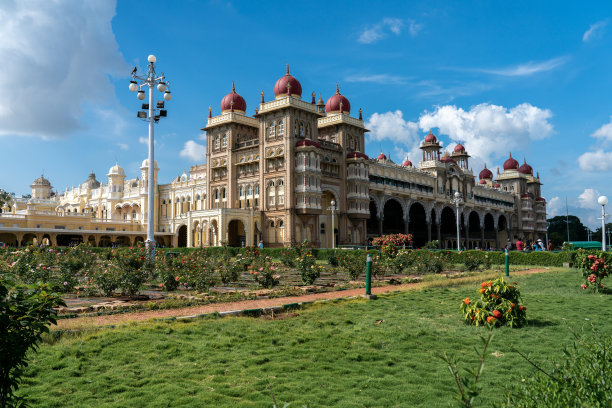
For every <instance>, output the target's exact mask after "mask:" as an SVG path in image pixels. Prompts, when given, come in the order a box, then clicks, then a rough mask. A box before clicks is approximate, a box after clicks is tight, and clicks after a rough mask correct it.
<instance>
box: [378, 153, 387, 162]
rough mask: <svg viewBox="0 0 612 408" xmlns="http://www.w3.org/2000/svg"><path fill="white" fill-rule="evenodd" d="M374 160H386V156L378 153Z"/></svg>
mask: <svg viewBox="0 0 612 408" xmlns="http://www.w3.org/2000/svg"><path fill="white" fill-rule="evenodd" d="M376 160H387V156H385V155H384V153H383V152H380V154H379V155H378V157H377V158H376Z"/></svg>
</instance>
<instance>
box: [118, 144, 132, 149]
mask: <svg viewBox="0 0 612 408" xmlns="http://www.w3.org/2000/svg"><path fill="white" fill-rule="evenodd" d="M117 146H119V148H120V149H121V150H130V146H128V145H127V144H126V143H117Z"/></svg>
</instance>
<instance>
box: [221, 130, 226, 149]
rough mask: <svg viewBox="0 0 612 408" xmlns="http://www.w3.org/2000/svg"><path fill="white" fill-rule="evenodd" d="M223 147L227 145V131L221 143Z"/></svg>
mask: <svg viewBox="0 0 612 408" xmlns="http://www.w3.org/2000/svg"><path fill="white" fill-rule="evenodd" d="M221 145H222V146H223V147H227V133H224V134H223V141H222V143H221Z"/></svg>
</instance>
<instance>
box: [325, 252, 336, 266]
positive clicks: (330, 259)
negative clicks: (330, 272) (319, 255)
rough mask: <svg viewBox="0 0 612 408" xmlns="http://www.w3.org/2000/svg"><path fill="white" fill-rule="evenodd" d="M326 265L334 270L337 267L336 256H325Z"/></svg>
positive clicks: (332, 254) (333, 254)
mask: <svg viewBox="0 0 612 408" xmlns="http://www.w3.org/2000/svg"><path fill="white" fill-rule="evenodd" d="M327 264H328V265H329V266H332V267H334V268H335V267H337V266H338V255H336V254H335V253H333V252H332V253H329V254H327Z"/></svg>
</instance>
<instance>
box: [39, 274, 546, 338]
mask: <svg viewBox="0 0 612 408" xmlns="http://www.w3.org/2000/svg"><path fill="white" fill-rule="evenodd" d="M548 271H549V269H541V268H540V269H528V270H525V271H516V272H512V275H514V276H516V275H527V274H533V273H542V272H548ZM476 278H477V279H478V280H480V279H482V278H479V277H478V276H476ZM483 278H484V277H483ZM468 279H472V280H473V279H474V276H470V277H465V278H456V279H454V281H461V280H468ZM422 285H423V284H422V283H407V284H403V285H389V286H380V287H376V288H372V293H373V294H382V293H388V292H395V291H403V290H409V289H411V288H412V289H413V288H418V287H419V286H422ZM363 294H365V289H363V288H360V289H348V290H340V291H335V292H324V293H312V294H307V295H302V296H291V297H281V298H273V299H258V300H243V301H240V302H231V303H212V304H209V305H203V306H192V307H185V308H180V309H167V310H147V311H142V312H132V313H119V314H112V315H102V316H94V317H77V318H72V319H60V320H58V322H57V326H56V327H52V328H51V329H52V330H53V329H64V330H65V329H74V328H83V327H93V326H107V325H117V324H123V323H129V322H139V321H145V320H150V319H159V318H171V317H177V318H178V317H184V316H193V315H201V314H208V313H215V312H218V313H221V312H230V311H235V310H251V309H263V308H269V307H275V306H283V305H287V304H292V303H301V302H312V301H315V300H331V299H341V298H348V297H354V296H359V295H363Z"/></svg>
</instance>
